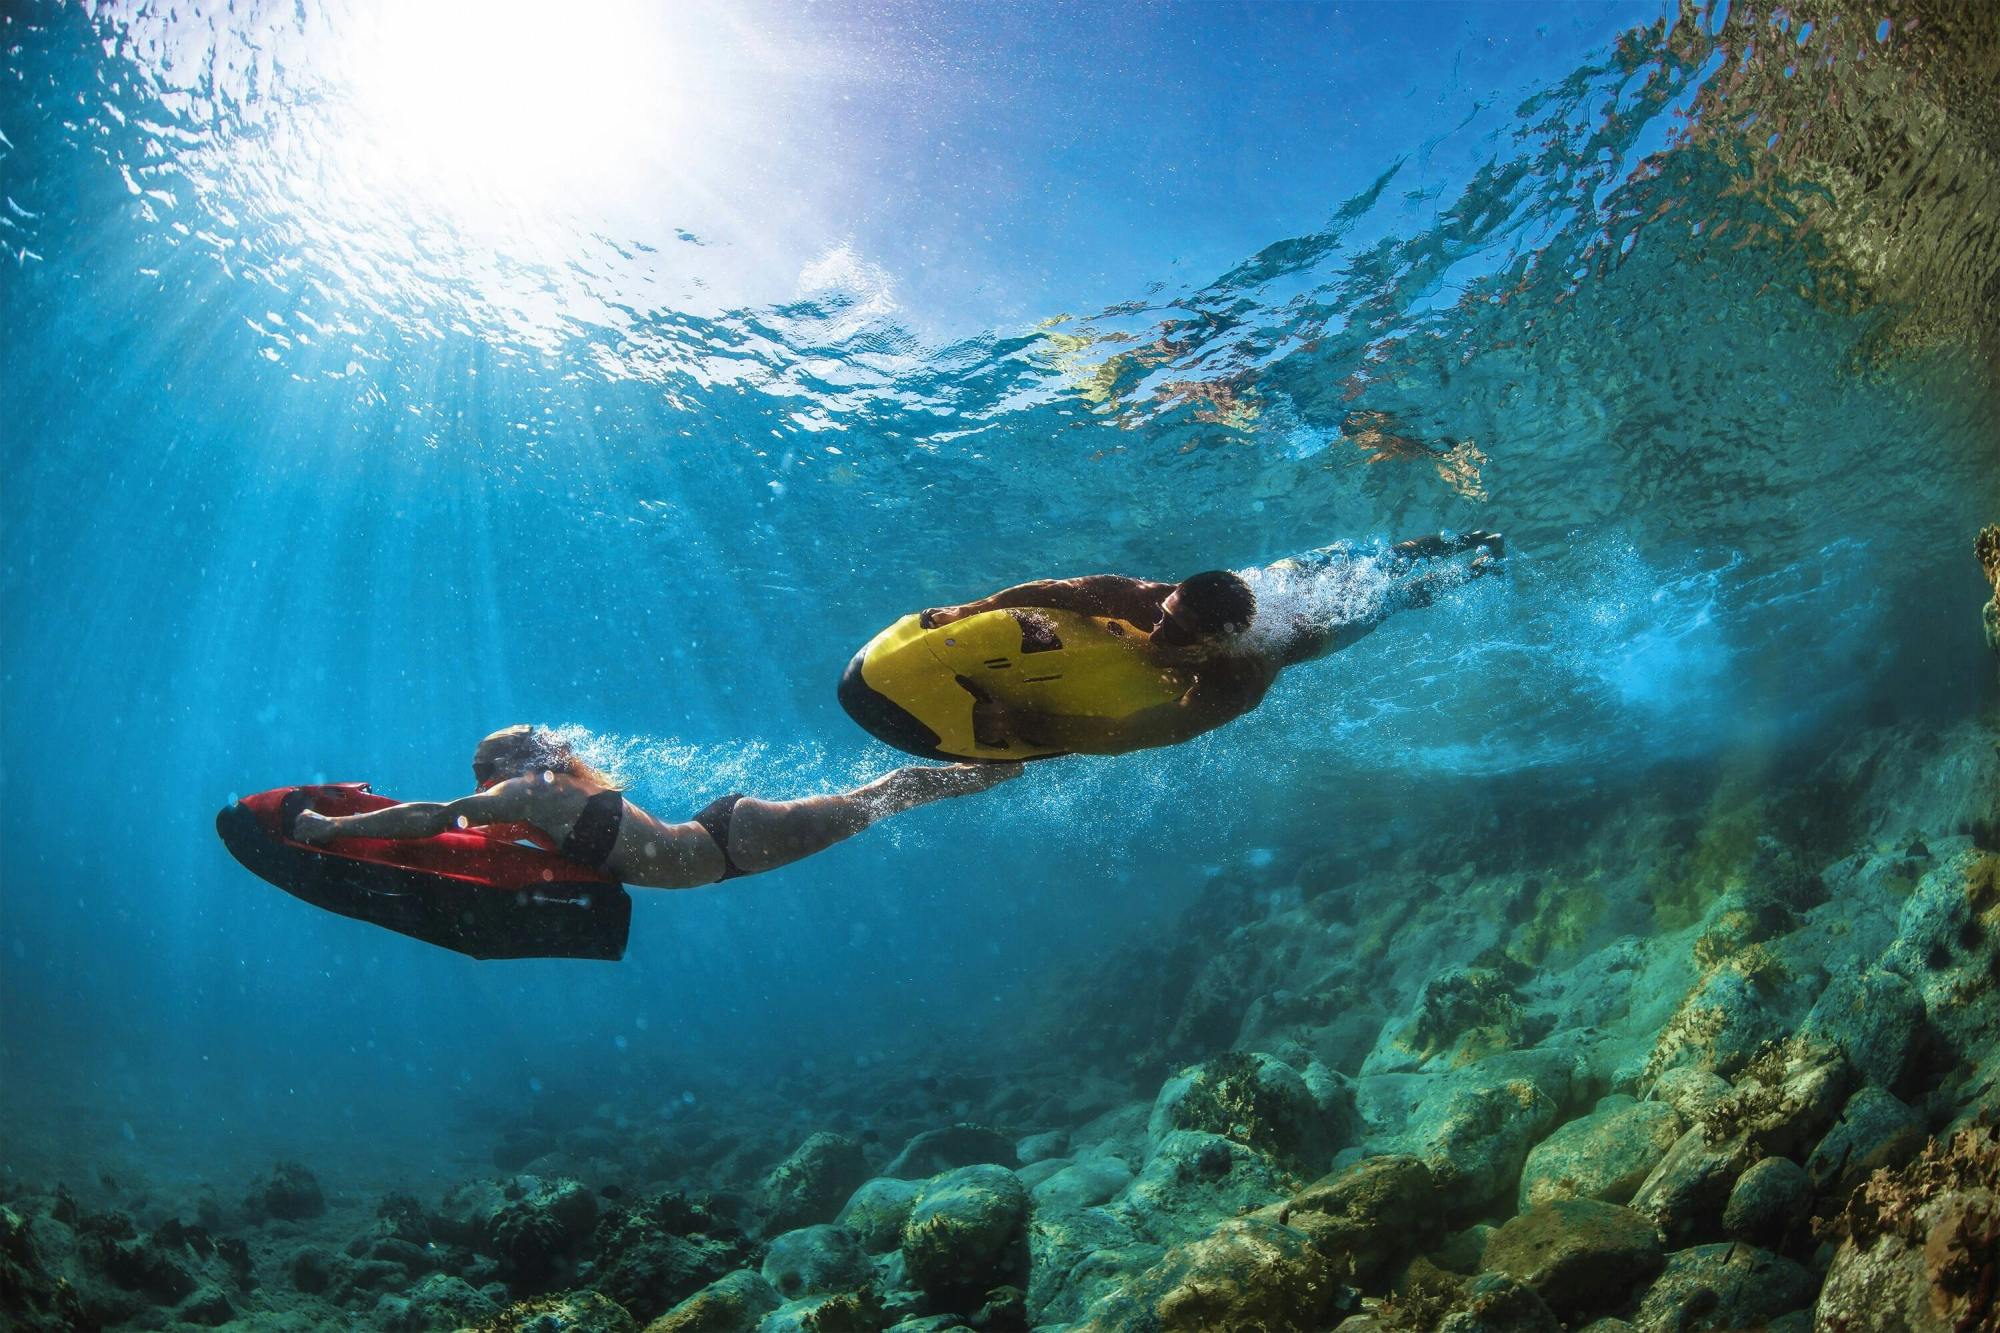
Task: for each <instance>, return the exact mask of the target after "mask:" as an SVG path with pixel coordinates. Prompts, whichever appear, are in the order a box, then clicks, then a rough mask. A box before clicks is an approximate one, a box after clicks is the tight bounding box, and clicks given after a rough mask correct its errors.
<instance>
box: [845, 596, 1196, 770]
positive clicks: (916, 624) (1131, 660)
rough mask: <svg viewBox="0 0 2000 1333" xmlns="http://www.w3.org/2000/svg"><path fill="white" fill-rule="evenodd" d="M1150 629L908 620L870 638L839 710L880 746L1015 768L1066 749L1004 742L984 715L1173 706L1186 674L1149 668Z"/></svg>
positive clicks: (1023, 619)
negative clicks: (991, 710) (988, 710)
mask: <svg viewBox="0 0 2000 1333" xmlns="http://www.w3.org/2000/svg"><path fill="white" fill-rule="evenodd" d="M1145 644H1146V632H1145V631H1144V630H1141V629H1139V628H1138V627H1137V626H1135V625H1132V624H1131V623H1129V622H1127V621H1123V620H1116V619H1112V618H1110V617H1108V616H1088V615H1082V614H1080V613H1078V612H1075V611H1057V610H1052V609H1050V608H1047V607H1032V608H1022V607H1011V608H1008V609H1007V610H1003V611H983V612H981V613H979V614H978V615H974V616H967V617H966V618H965V619H963V620H954V621H953V622H951V623H950V624H949V625H940V626H937V627H935V628H932V627H930V626H927V625H925V624H924V622H923V617H921V616H916V615H910V616H904V617H903V618H902V619H901V620H898V621H897V622H896V623H895V624H893V625H891V626H889V628H887V629H885V630H883V631H882V632H881V633H880V634H877V635H876V636H875V637H874V638H872V639H870V640H869V641H868V644H867V646H866V647H864V648H862V650H861V651H860V652H858V653H856V654H855V655H854V660H853V661H851V662H849V663H848V664H847V670H846V672H844V673H843V674H842V675H841V678H840V703H841V707H843V708H845V709H846V710H847V714H848V716H849V717H851V718H853V719H854V720H855V721H856V722H857V723H859V724H860V725H861V727H862V728H863V729H864V730H866V731H867V732H868V733H869V734H870V735H872V736H874V737H875V738H876V739H877V740H880V741H883V742H886V743H887V744H890V745H893V746H895V747H896V748H897V749H899V750H905V751H908V752H909V753H910V754H914V755H921V756H922V757H924V758H926V759H986V760H999V761H1014V760H1020V759H1046V758H1049V757H1051V756H1053V755H1058V754H1065V753H1067V751H1064V750H1056V749H1042V748H1037V747H1035V746H1031V745H1026V744H1023V743H1022V742H1019V741H1015V742H1012V743H1011V744H1010V743H1009V742H1008V741H1007V740H1006V738H1005V737H1004V736H1002V735H999V734H998V733H997V731H996V730H995V729H994V728H992V727H990V726H988V725H986V723H985V720H984V719H983V718H982V717H981V716H979V713H980V712H982V711H983V710H981V709H980V705H981V704H982V703H987V704H995V705H998V706H999V708H1000V709H1001V710H1004V711H1009V712H1028V713H1037V714H1042V715H1054V716H1064V717H1096V718H1121V717H1128V716H1130V715H1131V714H1133V713H1137V712H1139V711H1140V710H1142V709H1147V708H1153V707H1157V706H1159V705H1161V704H1170V703H1173V702H1174V701H1175V700H1177V699H1179V698H1180V697H1181V696H1182V695H1184V694H1186V693H1187V692H1188V690H1189V689H1190V688H1192V687H1193V685H1194V677H1193V675H1192V674H1191V673H1187V672H1183V671H1181V670H1178V669H1176V668H1170V667H1169V668H1163V667H1160V666H1158V665H1156V664H1154V663H1151V662H1149V661H1147V660H1146V653H1145V651H1144V648H1145Z"/></svg>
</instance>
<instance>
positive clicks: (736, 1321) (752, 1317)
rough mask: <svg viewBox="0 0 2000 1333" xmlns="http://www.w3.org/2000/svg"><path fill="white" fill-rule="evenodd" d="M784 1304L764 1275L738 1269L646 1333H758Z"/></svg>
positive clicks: (655, 1324)
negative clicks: (759, 1327) (765, 1319)
mask: <svg viewBox="0 0 2000 1333" xmlns="http://www.w3.org/2000/svg"><path fill="white" fill-rule="evenodd" d="M783 1303H784V1302H783V1300H782V1299H781V1298H780V1297H779V1295H778V1293H777V1292H776V1291H774V1290H772V1288H771V1284H770V1283H768V1282H766V1281H765V1280H764V1279H763V1278H762V1277H761V1276H760V1275H758V1274H757V1273H754V1272H752V1271H751V1270H750V1269H747V1268H742V1269H738V1270H737V1271H736V1272H734V1273H730V1274H728V1275H727V1276H725V1277H720V1278H717V1279H716V1280H715V1281H713V1282H711V1283H709V1284H708V1285H707V1286H705V1287H703V1288H702V1289H701V1290H700V1291H697V1292H696V1293H695V1294H694V1295H692V1296H690V1297H688V1298H687V1299H686V1300H684V1301H682V1302H681V1303H680V1304H679V1305H676V1306H675V1307H674V1308H673V1309H671V1310H669V1311H667V1312H666V1313H665V1314H663V1315H661V1316H660V1317H659V1318H658V1319H655V1320H654V1321H653V1322H652V1323H650V1324H648V1325H646V1329H645V1333H756V1330H757V1326H758V1325H759V1324H761V1323H762V1322H763V1321H764V1316H765V1315H768V1314H770V1313H771V1312H772V1311H773V1310H776V1309H777V1308H778V1307H779V1306H780V1305H782V1304H783Z"/></svg>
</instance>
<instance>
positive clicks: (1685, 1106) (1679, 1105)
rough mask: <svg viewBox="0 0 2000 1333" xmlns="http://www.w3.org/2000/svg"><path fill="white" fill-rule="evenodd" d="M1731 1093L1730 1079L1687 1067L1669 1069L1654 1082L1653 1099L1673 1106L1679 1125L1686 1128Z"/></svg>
mask: <svg viewBox="0 0 2000 1333" xmlns="http://www.w3.org/2000/svg"><path fill="white" fill-rule="evenodd" d="M1730 1091H1731V1089H1730V1086H1729V1080H1728V1079H1726V1078H1724V1077H1722V1076H1721V1075H1720V1074H1718V1073H1716V1072H1715V1071H1714V1070H1711V1069H1696V1068H1693V1067H1692V1066H1686V1065H1684V1066H1682V1067H1680V1068H1678V1069H1669V1070H1667V1071H1666V1072H1665V1073H1663V1074H1661V1075H1660V1076H1659V1077H1658V1078H1657V1079H1655V1080H1654V1081H1653V1096H1655V1097H1656V1098H1658V1099H1659V1100H1661V1101H1663V1102H1665V1103H1666V1104H1667V1105H1669V1106H1671V1107H1673V1108H1674V1110H1675V1111H1676V1112H1678V1113H1679V1115H1680V1118H1681V1121H1682V1123H1683V1124H1689V1125H1692V1124H1696V1123H1699V1122H1700V1121H1701V1120H1703V1119H1705V1118H1706V1117H1707V1115H1708V1112H1709V1111H1710V1109H1711V1108H1713V1107H1714V1106H1715V1105H1716V1103H1718V1102H1720V1101H1721V1100H1722V1099H1723V1098H1724V1097H1727V1096H1728V1095H1729V1093H1730Z"/></svg>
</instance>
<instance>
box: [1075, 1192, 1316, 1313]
mask: <svg viewBox="0 0 2000 1333" xmlns="http://www.w3.org/2000/svg"><path fill="white" fill-rule="evenodd" d="M1340 1296H1341V1286H1340V1284H1339V1283H1338V1282H1336V1281H1335V1280H1334V1278H1333V1274H1332V1272H1331V1270H1330V1269H1329V1268H1328V1266H1327V1263H1326V1260H1325V1259H1324V1258H1322V1257H1321V1256H1320V1254H1319V1252H1318V1251H1317V1250H1316V1249H1315V1248H1314V1247H1313V1245H1312V1244H1311V1242H1310V1241H1308V1240H1307V1239H1306V1237H1305V1236H1304V1235H1303V1234H1302V1233H1300V1232H1298V1231H1294V1230H1293V1229H1291V1228H1290V1227H1286V1226H1282V1225H1280V1224H1279V1223H1277V1222H1273V1221H1269V1220H1265V1219H1262V1218H1239V1219H1236V1220H1234V1221H1229V1222H1224V1223H1223V1224H1222V1225H1220V1226H1218V1227H1216V1228H1215V1230H1214V1231H1212V1232H1210V1233H1209V1234H1208V1235H1206V1236H1203V1237H1201V1238H1200V1239H1197V1240H1192V1241H1188V1242H1186V1243H1184V1244H1181V1245H1176V1246H1175V1247H1173V1248H1172V1249H1170V1250H1168V1251H1167V1253H1166V1256H1165V1257H1164V1258H1162V1259H1161V1260H1160V1262H1159V1263H1158V1264H1156V1265H1154V1266H1153V1267H1152V1268H1151V1269H1148V1270H1147V1271H1146V1272H1145V1273H1144V1274H1143V1275H1141V1276H1140V1277H1139V1278H1138V1279H1137V1280H1136V1281H1135V1282H1133V1283H1132V1285H1131V1287H1130V1289H1128V1290H1120V1291H1116V1292H1113V1293H1112V1294H1111V1295H1109V1296H1107V1297H1105V1298H1104V1299H1103V1300H1102V1301H1101V1302H1099V1304H1098V1306H1097V1307H1096V1308H1095V1309H1093V1310H1092V1311H1091V1312H1090V1315H1089V1317H1088V1318H1086V1319H1085V1320H1084V1321H1083V1322H1082V1323H1081V1324H1079V1325H1076V1326H1075V1329H1074V1333H1142V1331H1148V1330H1150V1331H1153V1333H1214V1331H1215V1330H1221V1329H1240V1330H1244V1331H1245V1333H1248V1331H1249V1330H1261V1333H1315V1331H1316V1330H1318V1329H1322V1328H1325V1327H1327V1326H1328V1325H1329V1324H1330V1323H1331V1322H1332V1319H1331V1318H1330V1316H1331V1315H1332V1314H1333V1313H1334V1312H1335V1310H1336V1306H1337V1302H1338V1301H1339V1300H1340Z"/></svg>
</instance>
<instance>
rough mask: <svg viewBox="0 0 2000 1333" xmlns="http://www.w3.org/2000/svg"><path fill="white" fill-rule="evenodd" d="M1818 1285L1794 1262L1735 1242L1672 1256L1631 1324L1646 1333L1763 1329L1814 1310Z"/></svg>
mask: <svg viewBox="0 0 2000 1333" xmlns="http://www.w3.org/2000/svg"><path fill="white" fill-rule="evenodd" d="M1817 1286H1818V1284H1817V1283H1816V1282H1815V1281H1814V1280H1813V1275H1812V1273H1811V1272H1810V1271H1809V1270H1807V1269H1806V1268H1804V1267H1802V1266H1801V1265H1799V1264H1795V1263H1793V1262H1792V1261H1791V1260H1790V1259H1783V1258H1780V1257H1779V1256H1777V1255H1775V1254H1772V1253H1771V1252H1770V1251H1768V1250H1760V1249H1758V1248H1756V1247H1755V1246H1753V1245H1742V1244H1738V1243H1736V1242H1734V1241H1731V1242H1728V1243H1725V1244H1718V1245H1697V1246H1694V1247H1693V1248H1692V1249H1686V1250H1677V1251H1675V1252H1674V1253H1672V1254H1669V1255H1668V1256H1667V1262H1666V1266H1665V1267H1664V1268H1663V1269H1662V1270H1661V1271H1660V1276H1659V1277H1658V1278H1657V1279H1655V1281H1654V1282H1653V1285H1652V1286H1651V1287H1649V1288H1647V1290H1646V1294H1645V1295H1644V1296H1643V1297H1641V1298H1640V1300H1639V1306H1638V1309H1637V1311H1636V1312H1635V1313H1634V1314H1633V1315H1632V1323H1633V1324H1634V1325H1636V1326H1637V1327H1638V1328H1640V1329H1641V1330H1644V1333H1656V1331H1657V1333H1665V1331H1666V1330H1673V1331H1674V1333H1708V1330H1730V1331H1731V1333H1733V1331H1734V1330H1739V1329H1749V1328H1763V1327H1765V1326H1766V1325H1768V1324H1770V1323H1771V1322H1772V1321H1773V1320H1775V1319H1777V1318H1779V1317H1780V1316H1782V1315H1786V1314H1790V1313H1792V1312H1793V1311H1797V1310H1802V1309H1805V1308H1807V1307H1809V1306H1810V1305H1811V1304H1812V1301H1813V1291H1814V1289H1815V1288H1816V1287H1817Z"/></svg>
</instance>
